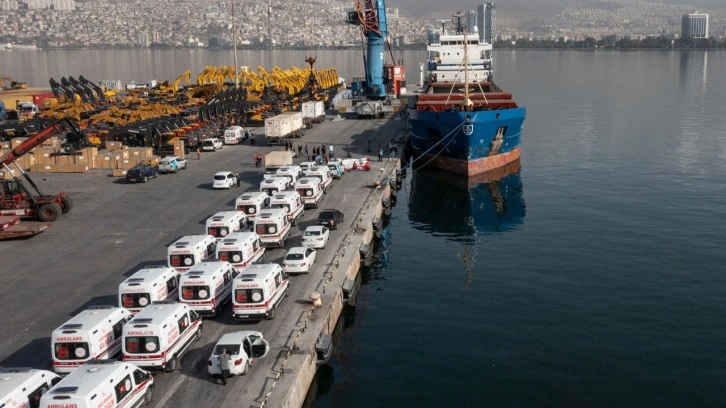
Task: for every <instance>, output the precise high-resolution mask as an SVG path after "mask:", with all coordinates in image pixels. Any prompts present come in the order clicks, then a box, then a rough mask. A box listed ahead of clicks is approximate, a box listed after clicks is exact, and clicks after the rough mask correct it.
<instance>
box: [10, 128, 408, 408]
mask: <svg viewBox="0 0 726 408" xmlns="http://www.w3.org/2000/svg"><path fill="white" fill-rule="evenodd" d="M329 119H332V117H329ZM405 125H406V123H405V121H400V120H394V119H393V118H391V117H386V118H384V119H372V120H353V119H350V120H328V121H326V122H325V123H323V124H319V125H316V126H315V127H314V128H313V129H310V130H308V131H307V132H306V135H305V136H304V137H303V138H301V139H295V140H294V143H295V148H296V147H297V145H298V144H299V143H302V144H303V145H304V144H307V145H308V149H309V150H310V151H312V147H313V146H321V145H325V146H329V145H330V144H333V145H334V147H335V153H336V156H337V157H339V158H345V157H346V156H347V154H348V152H350V155H351V156H352V157H354V158H355V157H361V156H367V157H369V159H370V160H371V164H372V169H371V170H370V171H353V172H348V173H346V174H345V175H344V176H343V178H342V179H340V180H335V181H334V182H333V185H332V187H331V189H330V191H329V192H328V194H326V196H325V198H324V199H323V200H322V202H321V203H320V205H319V208H318V209H308V210H307V211H306V214H305V215H304V216H303V217H302V218H301V219H300V220H299V221H298V225H297V227H295V228H293V233H292V235H291V238H290V239H288V241H287V243H286V245H285V246H286V248H290V247H292V246H298V245H300V235H301V232H302V231H303V230H304V229H305V228H306V227H307V226H308V225H312V224H313V223H314V220H315V218H316V217H317V214H318V213H319V212H320V210H322V209H324V208H336V209H338V210H340V211H342V212H343V213H344V214H345V220H344V222H343V224H342V225H341V227H340V229H338V230H333V231H331V238H330V240H329V242H328V244H327V245H326V247H325V248H324V249H320V250H318V257H317V261H316V263H315V265H314V266H313V269H312V270H311V272H310V273H309V274H306V275H299V276H292V277H291V281H290V282H291V285H290V296H289V297H288V298H286V299H285V300H284V301H283V302H282V303H281V305H280V307H279V309H278V310H277V316H276V317H275V319H274V320H269V321H267V320H266V321H260V322H256V323H237V322H235V321H234V320H233V319H232V316H231V308H230V306H229V305H227V306H225V308H224V310H223V312H222V315H221V316H220V317H218V318H215V319H205V321H204V328H203V336H202V339H201V341H199V342H196V343H194V344H193V345H192V347H191V348H190V350H189V351H187V352H186V353H185V354H184V355H183V356H182V358H181V359H180V361H179V363H180V364H179V365H180V368H179V369H178V370H177V371H176V372H174V373H162V374H158V375H156V376H155V384H156V387H155V390H154V403H153V406H157V407H163V406H217V407H240V406H244V407H299V406H301V404H302V403H303V401H304V399H305V396H306V394H307V391H308V388H309V387H310V384H311V383H312V381H313V378H314V376H315V373H316V371H317V367H318V359H319V355H320V357H323V356H322V355H323V354H324V351H325V345H326V344H328V343H330V337H329V336H330V335H331V334H332V332H333V330H334V328H335V327H336V324H337V323H338V320H339V319H340V317H341V313H342V310H343V306H344V302H345V300H346V299H345V297H346V295H347V294H346V293H345V291H344V289H343V287H344V286H346V281H348V282H349V283H350V281H353V282H354V281H355V280H356V278H357V274H358V272H359V269H360V265H361V263H362V261H363V260H362V259H361V247H366V246H367V245H370V244H371V242H372V240H373V237H374V235H375V226H374V224H375V223H376V222H378V221H379V220H380V219H381V217H382V216H383V213H384V211H385V208H384V202H390V199H391V194H392V191H391V186H390V185H389V184H388V183H387V182H383V183H380V185H378V186H377V185H376V184H377V183H376V182H380V181H381V180H387V179H388V178H395V172H396V170H397V169H398V168H399V167H400V164H399V160H398V159H396V158H393V159H390V158H388V157H386V158H384V159H383V161H382V162H378V160H377V158H376V155H375V152H376V150H377V149H378V146H379V145H380V146H381V147H382V148H383V149H384V150H387V146H388V143H389V142H390V141H391V140H400V139H401V138H402V136H403V134H404V132H405ZM254 131H255V132H257V133H258V134H261V132H262V130H261V129H254ZM257 140H258V143H260V142H261V141H262V140H263V139H261V138H260V137H258V138H257ZM369 141H370V145H371V152H370V153H369V152H368V145H369ZM346 147H347V150H346ZM397 147H398V151H399V152H402V151H403V148H402V146H401V145H398V146H397ZM283 149H284V148H283V147H274V148H272V147H267V146H263V145H260V144H258V145H256V146H250V145H240V146H225V147H224V149H222V150H219V151H217V152H214V153H202V155H201V159H200V160H197V159H196V157H189V158H188V160H189V166H188V169H186V170H182V171H180V172H179V173H177V174H168V175H160V176H159V177H158V178H157V179H152V180H150V181H149V182H148V183H145V184H127V183H126V182H125V180H122V179H118V178H112V177H108V176H107V173H105V172H104V171H102V170H95V171H92V172H88V173H84V174H60V173H58V174H50V173H49V174H32V177H33V179H34V180H35V181H36V183H38V184H39V185H40V187H41V189H42V190H44V191H45V192H48V193H50V192H59V191H66V192H67V193H69V195H70V196H71V198H72V199H73V200H74V205H75V206H74V209H73V211H72V212H71V213H69V214H65V215H64V216H63V217H61V219H60V221H57V222H55V223H54V224H53V225H52V226H51V227H50V228H49V229H48V230H46V231H45V232H43V233H42V234H40V235H37V236H35V237H32V238H30V239H26V240H14V241H4V242H3V243H2V248H3V252H2V254H3V261H2V266H1V267H0V277H1V278H2V279H3V282H4V285H2V286H0V306H1V307H2V308H3V310H4V311H5V313H3V316H2V317H0V322H2V324H3V327H4V333H6V335H5V336H3V338H2V339H0V365H2V366H6V367H13V366H16V367H17V366H32V367H35V368H46V369H50V367H51V359H50V356H51V349H50V334H51V332H52V331H53V330H54V329H55V328H57V327H58V326H60V325H61V324H63V323H65V322H66V321H67V320H69V319H70V317H71V316H73V315H75V314H77V313H78V312H80V311H82V310H84V309H86V308H88V307H89V306H91V305H96V304H117V300H116V299H117V292H118V285H119V284H120V283H121V282H122V281H123V280H124V279H125V278H126V277H128V276H129V275H131V274H133V273H134V272H135V271H137V270H138V269H139V268H141V267H145V266H148V265H159V264H165V262H166V260H165V258H166V247H167V246H168V245H169V244H170V243H172V242H174V241H175V240H176V239H178V238H179V237H180V236H183V235H188V234H201V233H203V232H204V221H205V220H206V219H207V218H208V217H209V216H211V215H212V214H214V213H216V212H218V211H222V210H230V209H232V208H233V206H234V199H235V198H236V197H237V196H239V195H240V194H242V193H243V192H244V191H247V190H257V189H258V186H259V182H260V181H261V180H262V174H261V171H260V170H261V169H259V168H256V167H255V166H254V161H253V155H254V154H255V153H258V152H259V153H262V154H264V153H266V152H268V151H270V150H283ZM386 153H387V152H386ZM194 156H196V155H194ZM297 161H304V160H303V159H302V158H298V159H297ZM223 170H229V171H235V172H240V173H241V176H242V186H241V187H240V188H232V189H230V190H222V191H218V190H213V189H212V188H211V181H212V175H213V174H214V173H215V172H217V171H223ZM285 253H286V249H275V250H270V251H269V252H268V254H267V257H266V259H267V261H268V262H281V260H282V258H283V257H284V255H285ZM313 292H316V293H319V294H320V299H321V301H322V306H320V307H315V306H313V304H312V302H311V301H310V296H311V294H312V293H313ZM239 330H256V331H260V332H262V333H263V335H264V336H265V339H266V340H267V341H269V342H270V346H271V350H270V353H269V354H268V355H267V356H266V357H264V358H261V359H255V361H254V363H253V365H252V367H251V370H250V373H249V374H247V375H246V376H240V377H239V378H235V377H233V378H231V379H230V381H228V385H227V386H223V385H221V382H219V381H217V380H216V379H214V378H212V377H210V376H209V375H208V374H207V358H208V357H209V355H210V354H211V351H212V347H213V346H214V344H215V343H216V341H217V340H218V339H219V338H220V337H221V335H222V334H224V333H228V332H233V331H239ZM316 345H317V346H318V350H317V351H316Z"/></svg>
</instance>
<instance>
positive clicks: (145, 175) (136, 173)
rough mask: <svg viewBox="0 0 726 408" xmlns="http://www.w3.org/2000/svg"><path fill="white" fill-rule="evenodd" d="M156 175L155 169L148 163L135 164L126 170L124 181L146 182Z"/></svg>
mask: <svg viewBox="0 0 726 408" xmlns="http://www.w3.org/2000/svg"><path fill="white" fill-rule="evenodd" d="M156 176H157V173H156V170H155V169H154V168H153V167H151V166H149V165H148V164H137V165H136V166H134V167H132V168H130V169H128V170H126V181H128V182H129V183H135V182H137V181H140V182H142V183H146V182H147V181H148V180H149V179H150V178H154V177H156Z"/></svg>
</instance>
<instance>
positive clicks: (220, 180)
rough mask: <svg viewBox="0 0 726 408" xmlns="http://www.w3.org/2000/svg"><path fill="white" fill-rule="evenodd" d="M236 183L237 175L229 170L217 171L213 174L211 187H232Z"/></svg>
mask: <svg viewBox="0 0 726 408" xmlns="http://www.w3.org/2000/svg"><path fill="white" fill-rule="evenodd" d="M236 185H237V175H236V174H235V173H232V172H231V171H218V172H217V173H215V174H214V180H213V182H212V188H232V187H234V186H236Z"/></svg>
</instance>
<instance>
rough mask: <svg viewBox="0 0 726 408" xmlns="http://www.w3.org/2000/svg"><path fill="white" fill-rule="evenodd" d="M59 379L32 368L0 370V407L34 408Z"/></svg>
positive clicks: (48, 372)
mask: <svg viewBox="0 0 726 408" xmlns="http://www.w3.org/2000/svg"><path fill="white" fill-rule="evenodd" d="M60 380H61V378H60V377H59V376H58V375H57V374H55V373H52V372H50V371H46V370H35V369H32V368H27V367H21V368H0V407H2V408H36V407H37V406H38V404H39V403H40V397H41V396H43V394H45V393H46V392H48V390H49V389H51V387H53V386H54V385H55V384H57V383H58V381H60Z"/></svg>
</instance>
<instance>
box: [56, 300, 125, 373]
mask: <svg viewBox="0 0 726 408" xmlns="http://www.w3.org/2000/svg"><path fill="white" fill-rule="evenodd" d="M131 317H132V315H131V312H129V311H128V310H126V309H124V308H119V307H113V306H92V307H90V308H88V309H87V310H84V311H82V312H81V313H79V314H78V315H76V316H75V317H74V318H72V319H71V320H69V321H67V322H66V323H65V324H63V325H62V326H61V327H59V328H57V329H55V330H54V331H53V333H52V334H51V337H50V347H51V353H52V355H53V371H55V372H56V373H70V372H71V371H73V370H74V369H76V368H77V367H79V366H80V365H81V364H83V363H85V362H86V361H88V360H92V359H106V358H116V357H117V356H118V355H119V353H121V334H122V330H123V327H124V325H125V324H126V322H127V321H129V320H131Z"/></svg>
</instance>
